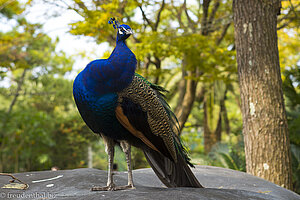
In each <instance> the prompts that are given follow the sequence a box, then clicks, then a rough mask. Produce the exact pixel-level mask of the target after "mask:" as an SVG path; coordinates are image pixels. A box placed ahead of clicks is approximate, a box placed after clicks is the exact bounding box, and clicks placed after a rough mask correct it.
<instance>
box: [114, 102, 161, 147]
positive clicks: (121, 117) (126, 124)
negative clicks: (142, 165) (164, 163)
mask: <svg viewBox="0 0 300 200" xmlns="http://www.w3.org/2000/svg"><path fill="white" fill-rule="evenodd" d="M116 117H117V119H118V120H119V122H120V123H121V124H122V125H123V126H124V127H125V128H126V129H127V130H128V131H129V132H130V133H132V135H134V136H135V137H137V138H140V139H141V140H142V141H143V142H144V143H145V144H146V145H147V146H148V147H150V148H151V149H153V150H155V151H157V152H159V150H158V149H157V148H156V147H155V146H154V145H153V144H152V143H151V142H150V141H149V140H148V139H147V138H146V137H145V136H144V135H143V133H141V132H140V131H138V130H136V129H135V128H134V127H133V126H132V125H131V124H130V122H129V120H128V118H127V117H126V116H125V115H124V112H123V109H122V107H121V106H117V108H116Z"/></svg>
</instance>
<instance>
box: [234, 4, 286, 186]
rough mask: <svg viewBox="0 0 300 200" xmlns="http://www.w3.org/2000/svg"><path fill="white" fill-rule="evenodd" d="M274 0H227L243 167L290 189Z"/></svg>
mask: <svg viewBox="0 0 300 200" xmlns="http://www.w3.org/2000/svg"><path fill="white" fill-rule="evenodd" d="M279 5H280V1H279V0H268V1H266V0H261V1H257V0H235V1H234V2H233V11H234V26H235V44H236V51H237V63H238V76H239V84H240V90H241V102H242V114H243V134H244V140H245V154H246V168H247V172H248V173H251V174H253V175H256V176H259V177H262V178H264V179H267V180H269V181H271V182H273V183H276V184H278V185H280V186H282V187H285V188H288V189H291V187H292V184H291V159H290V158H291V157H290V144H289V136H288V127H287V119H286V114H285V107H284V101H283V93H282V80H281V74H280V66H279V56H278V46H277V32H276V23H277V13H278V6H279Z"/></svg>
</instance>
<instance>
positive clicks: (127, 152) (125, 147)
mask: <svg viewBox="0 0 300 200" xmlns="http://www.w3.org/2000/svg"><path fill="white" fill-rule="evenodd" d="M120 146H121V148H122V150H123V151H124V153H125V156H126V163H127V171H128V185H125V186H120V189H127V188H128V189H135V187H134V186H133V177H132V169H131V145H130V144H129V143H128V142H126V141H125V140H123V141H121V142H120Z"/></svg>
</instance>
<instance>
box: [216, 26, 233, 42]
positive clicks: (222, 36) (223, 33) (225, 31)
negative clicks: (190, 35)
mask: <svg viewBox="0 0 300 200" xmlns="http://www.w3.org/2000/svg"><path fill="white" fill-rule="evenodd" d="M230 24H231V22H230V23H228V24H225V26H224V28H223V31H222V33H221V36H220V37H219V38H218V40H217V42H216V44H217V45H220V43H221V42H222V40H223V39H224V37H225V35H226V33H227V30H228V28H229V27H230Z"/></svg>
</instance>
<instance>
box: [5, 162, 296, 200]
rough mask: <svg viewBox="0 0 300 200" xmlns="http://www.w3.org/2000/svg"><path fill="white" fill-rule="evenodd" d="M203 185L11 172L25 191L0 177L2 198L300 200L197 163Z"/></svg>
mask: <svg viewBox="0 0 300 200" xmlns="http://www.w3.org/2000/svg"><path fill="white" fill-rule="evenodd" d="M193 172H194V173H195V175H196V177H197V178H198V180H199V181H200V183H201V184H202V185H203V186H204V187H205V188H166V187H165V186H164V185H163V184H162V183H161V182H160V180H159V179H158V178H157V177H156V175H155V174H154V172H153V171H152V169H139V170H134V171H133V178H134V184H135V187H136V189H128V190H122V191H113V192H111V191H97V192H92V191H90V188H91V187H92V186H95V185H97V186H105V185H106V179H107V172H106V171H103V170H97V169H89V168H82V169H74V170H60V171H39V172H25V173H18V174H14V175H15V176H16V177H17V178H19V179H21V180H22V181H24V182H26V183H28V184H29V185H30V186H29V188H28V189H27V190H16V189H3V188H2V187H3V186H4V185H5V184H8V183H9V182H8V181H9V179H10V178H9V177H5V176H0V187H1V189H0V200H1V199H23V200H24V199H83V200H91V199H122V200H123V199H132V200H135V199H153V200H154V199H162V200H164V199H166V200H167V199H176V200H177V199H189V200H193V199H201V200H221V199H222V200H235V199H236V200H240V199H242V200H256V199H257V200H275V199H278V200H297V199H299V200H300V195H298V194H296V193H294V192H292V191H290V190H287V189H284V188H282V187H280V186H278V185H276V184H273V183H271V182H268V181H266V180H264V179H261V178H258V177H255V176H252V175H249V174H246V173H243V172H239V171H234V170H230V169H224V168H220V167H212V166H197V167H196V168H195V169H193ZM114 180H115V183H116V185H125V184H127V173H126V172H116V173H115V175H114Z"/></svg>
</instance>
